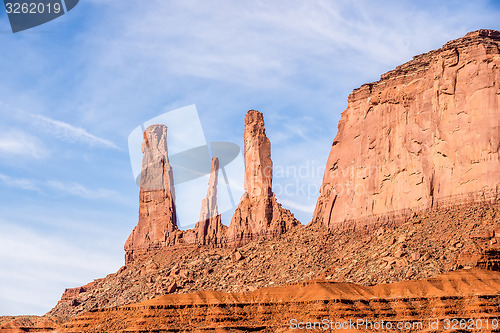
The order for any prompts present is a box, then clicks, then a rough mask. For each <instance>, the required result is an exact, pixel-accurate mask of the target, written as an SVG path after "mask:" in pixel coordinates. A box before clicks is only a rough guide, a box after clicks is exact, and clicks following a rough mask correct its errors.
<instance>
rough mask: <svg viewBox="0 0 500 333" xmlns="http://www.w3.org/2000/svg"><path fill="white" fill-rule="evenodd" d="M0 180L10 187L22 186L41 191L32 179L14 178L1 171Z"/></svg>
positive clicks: (21, 187) (26, 188)
mask: <svg viewBox="0 0 500 333" xmlns="http://www.w3.org/2000/svg"><path fill="white" fill-rule="evenodd" d="M0 181H1V182H3V183H4V184H5V185H7V186H9V187H15V188H20V189H23V190H28V191H37V192H38V191H40V189H39V188H38V186H36V185H35V183H34V182H33V181H32V180H29V179H26V178H13V177H10V176H7V175H4V174H2V173H0Z"/></svg>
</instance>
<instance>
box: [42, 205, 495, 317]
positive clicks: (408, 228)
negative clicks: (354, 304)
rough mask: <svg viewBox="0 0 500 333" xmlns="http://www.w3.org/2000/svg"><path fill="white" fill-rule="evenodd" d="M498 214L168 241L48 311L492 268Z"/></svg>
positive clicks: (478, 208)
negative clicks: (234, 239) (233, 242)
mask: <svg viewBox="0 0 500 333" xmlns="http://www.w3.org/2000/svg"><path fill="white" fill-rule="evenodd" d="M499 217H500V203H496V204H489V203H488V204H485V203H476V204H472V205H468V206H466V207H465V206H462V207H450V208H447V209H437V210H432V211H424V212H420V213H417V214H416V215H415V216H414V217H412V218H410V219H409V220H408V221H406V222H405V223H403V224H401V225H399V226H398V227H396V228H394V229H393V228H388V227H383V228H382V227H381V228H378V229H377V230H376V231H375V232H374V233H373V234H369V235H367V234H366V233H365V232H356V231H355V232H348V233H347V232H344V231H342V230H327V229H326V228H324V227H323V226H322V225H319V224H311V225H308V226H298V227H296V228H293V229H292V230H290V231H289V232H287V233H286V234H284V235H282V236H280V237H277V238H274V239H269V240H259V241H253V242H250V243H249V244H247V245H245V246H242V247H240V248H238V249H237V250H232V249H229V248H214V247H209V246H194V245H193V246H192V247H189V248H188V247H169V248H165V249H163V250H160V251H157V252H153V253H150V254H149V255H148V256H145V257H143V258H140V259H139V260H136V261H134V262H133V263H130V264H128V265H127V266H125V267H122V268H121V269H120V270H119V271H118V272H116V273H114V274H110V275H109V276H107V277H106V278H104V279H99V280H96V281H94V282H93V283H91V284H89V285H87V286H84V287H83V288H77V289H69V290H67V292H65V294H64V296H63V299H62V300H61V301H60V302H59V303H58V304H57V306H56V307H55V308H54V309H52V311H51V312H50V315H52V316H60V317H74V316H76V315H78V314H82V313H83V312H86V311H89V310H91V309H103V308H109V307H116V306H123V305H127V304H132V303H137V302H142V301H145V300H148V299H152V298H154V297H158V296H160V295H163V294H169V293H191V292H195V291H200V290H217V291H222V292H243V291H249V290H255V289H258V288H262V287H267V286H280V285H284V284H287V283H292V282H299V281H307V280H310V279H314V278H323V279H328V280H331V281H343V282H352V283H357V284H361V285H365V286H369V285H375V284H382V283H389V282H397V281H402V280H405V279H411V280H417V279H426V278H429V277H432V276H436V275H438V274H441V273H443V272H448V271H450V270H454V269H457V268H459V267H466V268H471V267H474V266H475V265H476V264H477V265H480V266H481V267H484V268H494V267H495V262H497V263H498V260H497V258H496V257H494V256H493V257H492V256H490V255H487V256H484V257H483V258H481V256H482V253H483V251H484V250H485V249H490V250H491V249H495V248H496V249H498V248H499V246H500V224H499ZM478 260H479V262H478Z"/></svg>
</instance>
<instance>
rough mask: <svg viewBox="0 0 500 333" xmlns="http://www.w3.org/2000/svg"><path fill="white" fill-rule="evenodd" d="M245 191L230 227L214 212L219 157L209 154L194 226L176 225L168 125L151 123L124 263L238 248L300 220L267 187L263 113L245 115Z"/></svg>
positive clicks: (268, 145) (269, 177)
mask: <svg viewBox="0 0 500 333" xmlns="http://www.w3.org/2000/svg"><path fill="white" fill-rule="evenodd" d="M244 138H245V148H244V149H245V150H244V155H245V189H246V192H245V194H244V195H243V197H242V198H241V201H240V203H239V205H238V207H237V209H236V212H235V213H234V216H233V218H232V219H231V223H230V225H229V227H226V226H224V225H223V224H222V223H221V219H220V215H219V213H218V211H217V179H218V172H219V160H218V158H217V157H214V158H213V160H212V169H211V174H210V180H209V184H208V186H209V188H208V191H207V197H206V198H205V199H204V200H203V202H202V207H201V213H200V220H199V221H198V223H197V224H196V226H195V228H194V229H191V230H187V231H182V230H179V228H178V227H177V220H176V212H175V188H174V182H173V172H172V167H171V166H170V163H169V159H168V148H167V127H166V126H165V125H159V124H157V125H151V126H149V127H148V128H147V129H146V130H145V131H144V140H143V143H142V152H143V161H142V170H141V183H140V187H141V188H140V194H139V222H138V224H137V226H136V227H135V228H134V230H133V231H132V233H131V234H130V236H129V238H128V240H127V242H126V243H125V252H126V255H125V262H126V263H130V262H132V261H134V260H135V259H137V258H138V257H140V256H141V255H144V254H146V253H148V252H152V251H156V250H158V249H160V248H165V247H171V246H183V245H192V244H200V245H211V246H218V247H220V246H229V247H237V246H241V245H243V244H246V243H248V242H249V241H251V240H255V239H262V238H269V237H274V236H277V235H280V234H283V233H285V232H286V231H287V230H289V229H290V228H292V227H293V226H296V225H298V224H300V222H298V221H297V220H296V219H295V218H294V216H293V215H292V213H291V212H290V211H289V210H288V209H285V208H283V207H281V205H280V204H279V203H278V202H277V201H276V197H275V195H274V193H273V191H272V177H273V162H272V161H271V143H270V142H269V139H268V138H267V137H266V132H265V127H264V118H263V115H262V113H260V112H258V111H255V110H250V111H248V113H247V114H246V116H245V132H244Z"/></svg>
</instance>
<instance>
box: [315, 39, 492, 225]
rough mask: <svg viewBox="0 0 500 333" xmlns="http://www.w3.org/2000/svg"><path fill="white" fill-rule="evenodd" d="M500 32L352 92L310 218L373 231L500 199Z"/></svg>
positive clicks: (452, 45)
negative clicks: (417, 215)
mask: <svg viewBox="0 0 500 333" xmlns="http://www.w3.org/2000/svg"><path fill="white" fill-rule="evenodd" d="M499 153H500V32H499V31H493V30H479V31H475V32H471V33H469V34H467V35H466V36H465V37H463V38H460V39H457V40H454V41H451V42H448V43H446V44H445V45H444V46H443V47H442V48H441V49H438V50H434V51H431V52H428V53H426V54H423V55H419V56H416V57H414V58H413V60H411V61H409V62H408V63H406V64H403V65H401V66H398V67H397V68H396V69H395V70H393V71H390V72H388V73H386V74H384V75H382V77H381V79H380V81H378V82H374V83H370V84H365V85H362V86H361V87H360V88H359V89H355V90H354V91H353V92H352V94H351V95H350V96H349V104H348V106H347V109H346V110H345V111H344V112H342V118H341V120H340V122H339V127H338V132H337V136H336V137H335V139H334V141H333V146H332V148H331V152H330V157H329V158H328V162H327V165H326V169H325V174H324V178H323V184H322V187H321V194H320V197H319V199H318V203H317V205H316V209H315V212H314V216H313V221H315V222H317V223H321V224H323V225H325V226H328V227H330V228H337V227H343V226H345V227H349V228H350V227H352V226H355V227H356V228H358V229H359V228H360V227H363V228H364V227H367V228H371V227H373V226H375V225H376V224H381V223H382V224H384V223H386V222H390V223H394V221H396V220H398V219H405V218H406V217H408V216H410V215H411V214H412V213H413V212H415V211H418V210H423V209H429V208H433V209H434V208H439V207H444V206H446V205H449V204H460V203H466V202H469V201H483V200H490V199H495V198H498V195H499V194H498V193H499V190H500V163H499Z"/></svg>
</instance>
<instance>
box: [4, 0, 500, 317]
mask: <svg viewBox="0 0 500 333" xmlns="http://www.w3.org/2000/svg"><path fill="white" fill-rule="evenodd" d="M499 17H500V6H499V4H498V2H496V3H495V2H493V1H475V2H460V1H404V0H403V1H376V2H375V1H321V0H318V1H295V0H292V1H286V2H285V1H219V0H216V1H210V2H207V1H189V0H187V1H185V0H183V1H167V0H163V1H159V0H151V1H127V2H124V1H123V0H122V1H119V0H82V1H81V2H80V4H79V5H78V6H77V7H75V9H73V10H72V11H71V12H69V13H68V14H66V15H64V16H62V17H61V18H59V19H57V20H54V21H52V22H49V23H47V24H45V25H42V26H39V27H37V28H34V29H31V30H28V31H25V32H21V33H17V34H12V33H11V32H10V28H9V26H8V19H7V16H6V14H5V12H4V11H3V10H2V11H1V12H0V45H1V50H0V60H1V61H0V73H1V74H0V119H1V120H0V267H1V268H0V315H18V314H43V313H45V312H47V311H48V310H50V308H51V307H52V306H54V305H55V304H56V303H57V301H58V299H59V298H60V296H61V294H62V292H63V290H64V288H66V287H76V286H79V285H82V284H85V283H87V282H90V281H92V280H93V279H95V278H99V277H103V276H105V275H106V274H108V273H112V272H114V271H116V270H117V269H118V268H119V267H120V266H121V265H122V264H123V254H124V253H123V244H124V242H125V240H126V238H127V236H128V234H129V233H130V232H131V230H132V229H133V227H134V225H135V224H136V223H137V215H138V188H137V186H136V185H135V183H134V179H133V176H132V170H131V167H130V161H129V155H128V147H127V138H128V136H129V134H130V133H131V131H132V130H133V129H134V128H136V127H137V126H139V125H140V124H142V123H144V122H145V121H147V120H149V119H151V118H153V117H155V116H157V115H160V114H162V113H164V112H166V111H169V110H173V109H177V108H180V107H184V106H187V105H191V104H195V105H196V107H197V110H198V113H199V116H200V120H201V123H202V125H203V128H204V132H205V137H206V140H207V141H209V142H213V141H224V142H234V143H236V144H239V145H242V143H243V136H242V134H243V118H244V114H245V112H246V111H247V110H249V109H257V110H260V111H262V112H263V113H264V117H265V121H266V131H267V135H268V137H269V138H270V139H271V143H272V157H273V161H274V165H275V168H281V170H286V168H288V170H289V172H288V174H287V173H286V172H281V173H280V175H275V184H277V185H280V186H282V187H284V186H286V185H287V184H292V186H290V187H289V188H291V189H295V192H294V191H293V190H292V192H289V193H277V196H278V200H279V201H280V202H282V203H283V204H284V205H285V206H286V207H288V208H289V209H291V210H292V212H293V213H294V214H295V215H296V216H297V217H298V218H299V219H300V220H301V221H302V222H303V223H307V222H309V220H310V218H311V215H312V210H313V208H314V204H315V201H316V198H317V189H318V188H319V184H320V182H321V178H322V171H323V167H324V163H325V162H326V159H327V157H328V153H329V150H330V147H331V143H332V141H333V138H334V136H335V134H336V131H337V122H338V120H339V117H340V112H341V111H342V110H343V109H345V107H346V104H347V96H348V94H349V93H350V92H351V91H352V89H354V88H357V87H359V86H360V85H361V84H363V83H366V82H371V81H376V80H378V78H379V77H380V74H382V73H384V72H386V71H388V70H390V69H393V68H394V67H395V66H397V65H399V64H401V63H404V62H405V61H408V60H410V59H411V57H412V56H414V55H416V54H420V53H423V52H426V51H429V50H432V49H435V48H438V47H440V46H441V45H442V44H444V43H445V42H447V41H449V40H451V39H455V38H458V37H461V36H463V35H465V34H466V33H467V32H468V31H472V30H476V29H479V28H492V29H500V26H499V25H500V24H499V23H498V18H499ZM167 125H168V124H167ZM301 167H302V169H301V170H302V171H303V172H302V174H301V175H300V176H299V177H294V174H293V172H290V171H291V170H293V168H295V170H299V169H300V168H301ZM304 170H305V171H304ZM318 170H320V172H318ZM309 189H310V190H309ZM205 190H206V189H203V191H205ZM199 206H200V203H199V202H193V207H194V208H193V209H195V210H198V209H199Z"/></svg>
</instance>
